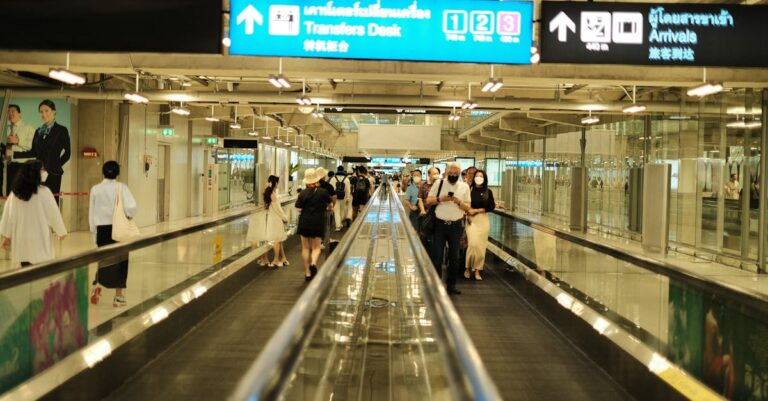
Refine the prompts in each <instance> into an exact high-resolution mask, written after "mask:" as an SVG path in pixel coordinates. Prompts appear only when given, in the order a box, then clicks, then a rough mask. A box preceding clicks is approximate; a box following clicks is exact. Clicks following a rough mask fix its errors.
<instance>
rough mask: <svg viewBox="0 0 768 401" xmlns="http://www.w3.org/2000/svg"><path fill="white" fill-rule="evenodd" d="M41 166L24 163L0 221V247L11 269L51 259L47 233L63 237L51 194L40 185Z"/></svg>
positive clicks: (51, 247)
mask: <svg viewBox="0 0 768 401" xmlns="http://www.w3.org/2000/svg"><path fill="white" fill-rule="evenodd" d="M41 172H42V163H40V162H39V161H37V160H32V161H28V162H26V163H24V166H23V167H22V168H21V170H20V172H19V174H17V175H16V178H15V180H14V183H13V189H12V191H11V194H10V195H9V196H8V201H7V202H6V203H5V206H4V207H3V217H2V219H0V237H1V238H2V247H3V248H4V249H6V250H7V249H8V248H9V247H10V250H11V263H12V265H13V267H19V266H21V267H25V266H29V265H33V264H36V263H42V262H45V261H49V260H52V259H53V258H54V257H55V254H54V251H53V241H52V240H51V229H53V231H54V232H56V235H58V236H59V239H64V237H66V236H67V229H66V228H65V227H64V220H63V219H62V218H61V213H59V207H58V205H57V204H56V200H55V199H54V197H53V193H52V192H51V190H50V189H49V188H47V187H45V186H43V185H42V182H41V181H42V178H41V176H40V175H41Z"/></svg>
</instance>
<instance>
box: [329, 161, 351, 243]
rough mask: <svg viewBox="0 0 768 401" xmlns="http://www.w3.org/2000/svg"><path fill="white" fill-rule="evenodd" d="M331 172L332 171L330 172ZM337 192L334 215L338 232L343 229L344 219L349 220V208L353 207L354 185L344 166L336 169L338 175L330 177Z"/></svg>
mask: <svg viewBox="0 0 768 401" xmlns="http://www.w3.org/2000/svg"><path fill="white" fill-rule="evenodd" d="M329 174H330V173H329ZM329 181H330V184H331V185H332V186H333V187H334V193H335V194H336V204H335V205H334V207H333V216H334V219H335V223H336V232H339V231H341V228H342V226H343V225H344V221H346V220H347V216H348V210H349V208H351V207H352V186H351V185H350V183H349V177H347V172H346V171H344V166H339V167H338V168H337V169H336V175H335V176H333V178H330V179H329Z"/></svg>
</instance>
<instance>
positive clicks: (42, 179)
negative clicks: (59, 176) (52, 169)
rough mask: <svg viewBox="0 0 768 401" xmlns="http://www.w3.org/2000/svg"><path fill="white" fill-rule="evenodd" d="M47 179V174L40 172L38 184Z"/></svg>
mask: <svg viewBox="0 0 768 401" xmlns="http://www.w3.org/2000/svg"><path fill="white" fill-rule="evenodd" d="M47 179H48V172H47V171H45V170H43V171H41V172H40V182H45V180H47Z"/></svg>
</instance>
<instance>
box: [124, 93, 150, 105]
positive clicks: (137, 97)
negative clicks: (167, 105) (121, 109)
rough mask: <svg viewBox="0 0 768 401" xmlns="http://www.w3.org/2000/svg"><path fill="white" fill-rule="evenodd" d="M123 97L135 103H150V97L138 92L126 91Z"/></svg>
mask: <svg viewBox="0 0 768 401" xmlns="http://www.w3.org/2000/svg"><path fill="white" fill-rule="evenodd" d="M123 97H124V98H125V99H127V100H130V101H131V102H134V103H149V99H147V98H146V97H144V96H142V95H141V94H139V93H136V92H129V93H126V94H125V95H123Z"/></svg>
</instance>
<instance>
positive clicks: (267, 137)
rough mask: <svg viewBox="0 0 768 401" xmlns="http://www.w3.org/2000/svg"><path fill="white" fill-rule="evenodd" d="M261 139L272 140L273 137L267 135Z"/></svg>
mask: <svg viewBox="0 0 768 401" xmlns="http://www.w3.org/2000/svg"><path fill="white" fill-rule="evenodd" d="M261 139H272V137H271V136H267V135H264V136H263V137H261Z"/></svg>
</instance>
